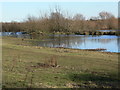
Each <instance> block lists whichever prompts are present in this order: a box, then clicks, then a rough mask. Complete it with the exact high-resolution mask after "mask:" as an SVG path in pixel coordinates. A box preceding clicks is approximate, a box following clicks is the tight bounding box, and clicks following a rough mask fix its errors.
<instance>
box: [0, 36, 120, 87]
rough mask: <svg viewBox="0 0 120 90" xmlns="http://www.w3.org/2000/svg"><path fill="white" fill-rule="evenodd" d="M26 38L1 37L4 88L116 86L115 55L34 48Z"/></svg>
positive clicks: (116, 55)
mask: <svg viewBox="0 0 120 90" xmlns="http://www.w3.org/2000/svg"><path fill="white" fill-rule="evenodd" d="M28 41H29V40H27V39H26V40H23V41H22V40H20V39H18V38H12V37H3V44H2V48H3V50H2V54H3V55H2V57H3V58H2V59H3V87H6V88H18V87H25V88H86V87H87V88H117V87H118V81H120V80H119V79H118V54H116V53H115V54H110V53H103V52H95V51H86V50H77V49H76V50H74V49H65V48H47V47H37V46H32V44H31V43H29V42H28ZM41 65H48V66H49V67H47V68H46V67H44V66H43V67H41ZM58 65H59V67H57V66H58ZM32 66H38V67H37V68H34V67H32Z"/></svg>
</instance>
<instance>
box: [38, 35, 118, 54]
mask: <svg viewBox="0 0 120 90" xmlns="http://www.w3.org/2000/svg"><path fill="white" fill-rule="evenodd" d="M118 38H119V37H117V36H114V35H113V36H110V35H102V36H91V35H88V36H87V35H69V36H54V38H53V37H51V39H50V40H49V41H40V42H38V43H37V45H38V46H45V47H65V48H75V49H96V48H104V49H107V50H106V51H107V52H118V42H117V41H118Z"/></svg>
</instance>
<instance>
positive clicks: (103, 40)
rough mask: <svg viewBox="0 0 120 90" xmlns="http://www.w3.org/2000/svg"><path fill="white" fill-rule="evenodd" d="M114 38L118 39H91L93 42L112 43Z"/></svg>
mask: <svg viewBox="0 0 120 90" xmlns="http://www.w3.org/2000/svg"><path fill="white" fill-rule="evenodd" d="M113 40H115V41H116V40H117V39H91V41H92V42H99V43H110V42H112V41H113Z"/></svg>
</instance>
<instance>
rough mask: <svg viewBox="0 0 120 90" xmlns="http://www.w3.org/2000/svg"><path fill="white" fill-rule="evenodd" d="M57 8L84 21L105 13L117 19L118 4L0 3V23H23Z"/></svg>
mask: <svg viewBox="0 0 120 90" xmlns="http://www.w3.org/2000/svg"><path fill="white" fill-rule="evenodd" d="M56 5H57V6H59V7H60V9H61V12H63V13H64V14H65V15H66V13H68V15H69V16H74V15H75V14H77V13H80V14H83V15H84V16H85V17H86V19H89V18H90V17H91V16H98V15H99V12H102V11H107V12H110V13H112V14H113V15H115V17H118V2H112V1H111V2H108V1H107V2H100V1H99V2H88V1H87V2H77V1H74V2H50V1H46V2H36V1H33V2H0V13H1V14H0V22H11V21H17V22H20V21H24V20H26V18H27V17H28V16H29V15H30V16H36V17H38V16H40V15H41V14H43V13H47V14H49V13H50V9H51V10H54V8H55V6H56Z"/></svg>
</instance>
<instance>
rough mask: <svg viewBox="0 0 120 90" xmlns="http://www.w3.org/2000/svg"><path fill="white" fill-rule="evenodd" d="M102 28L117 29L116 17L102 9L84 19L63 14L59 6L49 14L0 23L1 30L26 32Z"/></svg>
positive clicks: (87, 30)
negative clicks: (0, 25)
mask: <svg viewBox="0 0 120 90" xmlns="http://www.w3.org/2000/svg"><path fill="white" fill-rule="evenodd" d="M103 29H108V30H110V29H114V30H116V29H118V18H116V17H115V16H114V15H113V14H112V13H109V12H106V11H102V12H100V13H99V14H98V16H97V17H95V16H94V17H91V18H90V19H89V20H86V19H85V17H84V16H83V15H82V14H80V13H78V14H76V15H74V16H73V17H70V16H65V15H64V14H63V13H61V11H60V9H59V8H56V9H55V11H52V12H51V13H50V15H47V14H44V16H41V17H39V18H38V17H35V16H28V18H27V20H26V21H23V22H19V23H18V22H10V23H7V22H6V23H2V31H3V32H20V31H21V32H28V33H38V34H46V33H65V34H71V33H81V32H94V31H96V30H103Z"/></svg>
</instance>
